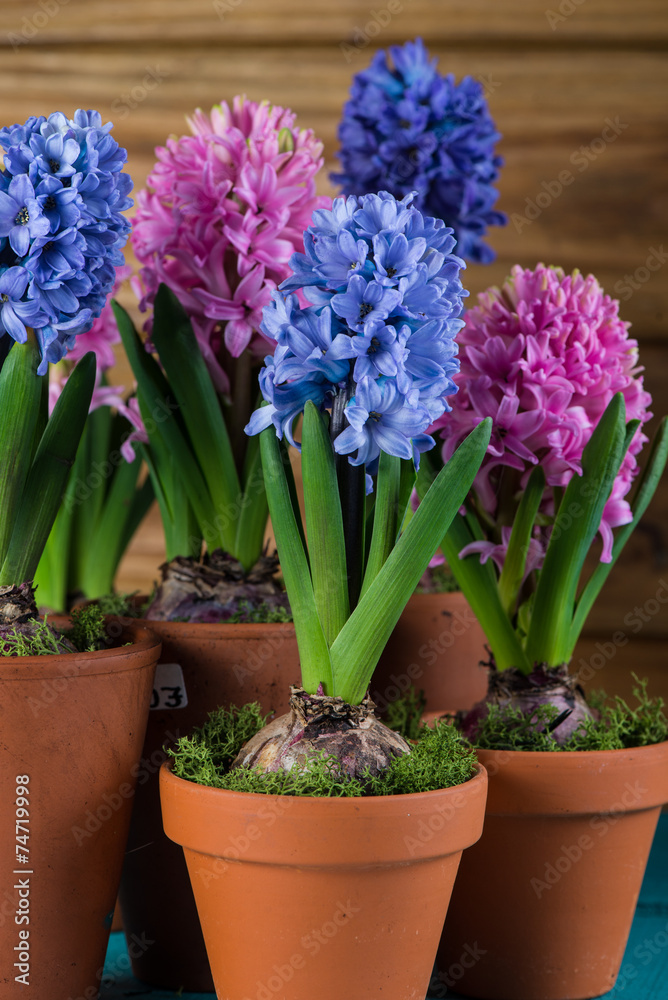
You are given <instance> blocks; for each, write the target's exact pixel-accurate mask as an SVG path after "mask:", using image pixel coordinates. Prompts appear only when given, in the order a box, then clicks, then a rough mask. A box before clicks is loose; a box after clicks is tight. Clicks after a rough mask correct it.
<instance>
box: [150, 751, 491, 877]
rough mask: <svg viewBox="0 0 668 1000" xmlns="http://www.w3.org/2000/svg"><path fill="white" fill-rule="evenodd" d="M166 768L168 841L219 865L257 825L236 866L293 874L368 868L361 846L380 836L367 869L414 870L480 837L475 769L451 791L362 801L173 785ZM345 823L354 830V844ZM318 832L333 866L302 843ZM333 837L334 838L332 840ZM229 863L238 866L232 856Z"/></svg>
mask: <svg viewBox="0 0 668 1000" xmlns="http://www.w3.org/2000/svg"><path fill="white" fill-rule="evenodd" d="M172 766H173V762H172V761H165V762H164V763H163V764H162V766H161V768H160V794H161V801H162V811H163V822H164V827H165V832H166V834H167V836H168V837H170V839H172V840H174V841H175V842H176V843H179V844H181V845H182V846H183V847H184V849H190V850H193V851H196V852H197V853H200V854H206V855H210V856H213V857H221V858H223V859H224V860H228V859H230V855H229V852H230V851H231V850H232V849H233V844H234V842H235V838H238V837H239V836H240V835H242V836H243V835H245V831H247V830H248V829H249V828H250V827H252V826H253V825H257V824H258V823H259V824H260V826H261V827H263V829H264V828H267V829H269V828H270V829H271V830H272V834H271V835H270V836H269V837H263V836H260V837H259V838H258V839H257V840H255V841H254V842H253V843H252V845H251V844H250V841H249V850H248V852H247V856H246V857H243V858H242V859H241V860H248V861H256V862H261V863H269V864H286V865H289V866H294V865H296V866H299V867H313V866H319V865H321V864H323V863H325V864H327V863H331V864H352V865H360V864H369V863H370V858H369V856H368V846H367V844H368V843H369V842H370V840H371V839H373V838H374V837H375V838H378V837H379V835H380V837H381V846H380V848H378V845H377V844H376V845H375V848H374V850H375V853H374V855H373V859H372V861H371V863H373V864H396V863H402V864H405V863H407V862H408V863H412V862H419V861H424V860H426V859H428V858H436V857H442V856H444V855H448V854H452V853H455V852H456V851H461V850H463V849H464V848H465V847H468V846H470V845H471V844H473V843H475V841H476V840H478V839H479V837H480V835H481V833H482V824H483V819H484V805H485V799H486V794H487V772H486V771H485V768H484V767H483V766H482V765H481V764H478V765H477V767H476V773H475V774H474V775H473V776H472V777H471V778H470V779H469V780H468V781H465V782H463V783H462V784H460V785H453V786H452V787H450V788H441V789H436V790H434V791H430V792H415V793H410V794H407V795H374V796H369V797H364V798H338V797H328V796H317V797H316V796H295V795H262V794H260V793H257V792H235V791H230V790H228V789H221V788H212V787H211V786H208V785H199V784H197V783H195V782H193V781H187V780H186V779H184V778H178V777H177V776H176V775H175V774H174V773H173V770H172ZM269 814H271V815H273V817H274V818H273V819H272V820H271V822H269V820H268V819H266V818H264V819H263V817H267V816H268V815H269ZM434 817H439V819H438V820H436V821H435V820H434ZM277 819H280V829H281V833H282V836H281V840H282V843H279V842H278V841H279V838H278V834H277V828H278V826H279V824H278V823H277V824H276V826H274V822H275V821H276V820H277ZM430 822H431V824H432V825H430ZM350 823H355V827H356V832H355V836H354V837H351V836H350V828H349V824H350ZM263 824H264V826H263ZM323 824H326V826H327V830H328V836H329V838H330V840H331V839H332V836H334V840H335V841H336V843H337V851H338V852H339V854H340V857H338V858H336V859H331V858H323V857H322V856H321V851H322V848H321V847H320V843H319V839H317V838H315V839H314V838H313V837H309V836H308V833H309V828H310V829H311V830H312V829H313V827H314V826H318V825H319V826H322V825H323ZM339 829H340V836H336V835H335V834H333V831H337V830H339ZM251 839H253V838H251ZM409 841H410V843H409ZM286 845H287V846H286ZM226 849H227V850H228V854H225V853H224V851H225V850H226ZM365 852H366V853H365ZM231 860H238V858H234V856H233V855H232V856H231Z"/></svg>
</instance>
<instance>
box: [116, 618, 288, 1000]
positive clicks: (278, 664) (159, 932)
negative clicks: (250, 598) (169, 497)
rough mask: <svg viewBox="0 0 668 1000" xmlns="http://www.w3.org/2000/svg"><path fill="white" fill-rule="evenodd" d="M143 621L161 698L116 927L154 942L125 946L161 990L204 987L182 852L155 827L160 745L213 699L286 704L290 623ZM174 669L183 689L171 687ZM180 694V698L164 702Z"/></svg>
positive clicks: (209, 985) (152, 718)
mask: <svg viewBox="0 0 668 1000" xmlns="http://www.w3.org/2000/svg"><path fill="white" fill-rule="evenodd" d="M147 624H149V625H150V627H151V628H152V629H154V630H155V632H156V633H157V634H158V635H159V636H160V638H161V639H162V644H163V645H162V656H161V659H160V664H159V666H158V670H157V672H156V687H155V692H154V704H155V702H156V701H157V699H158V697H160V699H161V702H160V704H161V706H162V707H159V708H155V709H154V710H153V711H151V712H150V713H149V723H148V728H147V731H146V741H145V743H144V750H143V757H142V764H143V768H142V771H141V773H140V776H139V785H138V788H137V795H136V799H135V804H134V809H133V813H132V823H131V826H130V836H129V840H128V853H127V855H126V857H125V862H124V865H123V875H122V879H121V889H120V903H121V910H122V913H123V927H124V930H125V934H126V937H127V939H128V944H129V945H131V944H132V942H133V941H135V940H136V938H137V937H141V935H142V934H145V935H146V937H147V938H148V939H149V940H152V941H154V942H155V944H153V945H152V946H151V948H148V949H144V950H141V949H138V948H133V947H130V955H131V957H132V971H133V972H134V975H135V976H136V977H137V978H138V979H140V980H142V981H143V982H145V983H149V984H151V985H152V986H159V987H163V988H166V989H172V990H178V989H180V988H181V987H182V988H183V989H184V990H186V991H191V990H195V991H198V990H201V991H205V992H210V991H212V990H213V980H212V978H211V971H210V968H209V962H208V959H207V956H206V949H205V947H204V941H203V938H202V932H201V930H200V926H199V919H198V917H197V908H196V906H195V901H194V899H193V894H192V889H191V887H190V880H189V878H188V872H187V870H186V865H185V861H184V859H183V852H182V851H181V850H180V848H178V847H177V846H176V845H175V844H173V843H172V841H171V840H168V838H167V837H166V836H165V834H164V832H163V828H162V815H161V812H160V791H159V781H158V771H159V768H160V765H161V763H162V762H163V761H164V760H166V759H167V754H166V753H165V751H164V750H163V745H173V744H174V743H175V742H176V739H177V738H178V737H179V736H185V735H186V734H187V733H188V732H190V730H191V729H192V728H193V727H194V726H196V725H200V724H201V723H202V722H204V720H205V718H206V716H207V714H208V713H209V712H210V711H212V710H213V709H214V708H217V707H218V706H219V705H244V704H245V703H246V702H249V701H258V702H259V703H260V704H261V706H262V709H263V711H265V712H272V711H273V712H275V713H277V714H282V713H283V712H287V711H288V708H289V704H288V699H289V694H290V684H293V683H295V682H296V681H298V679H299V677H298V675H299V666H298V664H299V658H298V652H297V642H296V639H295V630H294V625H292V624H289V623H288V624H282V623H281V624H275V625H273V624H266V625H249V624H248V625H247V624H238V625H224V624H223V625H209V624H203V623H193V624H190V623H189V622H162V621H150V622H147ZM170 664H171V666H170ZM174 665H177V666H176V667H175V666H174ZM178 668H180V670H181V672H182V688H181V690H180V691H179V692H176V693H175V692H174V690H173V689H174V687H175V685H176V686H178V683H179V674H178ZM163 687H164V688H165V689H166V690H164V691H162V690H160V689H161V688H163ZM179 697H180V699H181V703H180V704H179V706H178V707H174V708H170V707H169V706H170V704H174V703H175V702H177V701H179ZM186 701H187V704H184V703H185V702H186Z"/></svg>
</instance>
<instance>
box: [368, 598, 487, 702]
mask: <svg viewBox="0 0 668 1000" xmlns="http://www.w3.org/2000/svg"><path fill="white" fill-rule="evenodd" d="M488 659H489V654H488V652H487V650H486V648H485V633H484V632H483V630H482V628H481V626H480V624H479V622H478V620H477V618H476V617H475V615H474V614H473V612H472V610H471V606H470V605H469V603H468V601H467V600H466V598H465V597H464V595H463V594H462V593H461V592H459V591H455V592H454V593H450V594H413V596H412V597H411V599H410V600H409V602H408V604H407V605H406V607H405V608H404V611H403V612H402V615H401V618H400V619H399V621H398V622H397V625H396V627H395V629H394V632H393V633H392V635H391V636H390V638H389V640H388V643H387V645H386V647H385V649H384V651H383V653H382V655H381V657H380V661H379V663H378V666H377V667H376V670H375V672H374V675H373V680H372V682H371V697H372V699H373V701H374V702H375V703H376V705H377V706H378V710H379V712H383V711H385V708H386V707H387V705H388V704H389V703H390V702H392V701H396V699H397V698H398V697H399V696H400V695H401V694H404V693H405V692H406V691H407V690H408V688H409V687H410V686H411V685H413V686H414V687H415V688H417V689H418V690H419V689H420V688H421V689H422V690H423V691H424V693H425V696H426V699H427V704H426V707H425V711H426V712H428V713H430V716H435V715H442V714H443V713H444V712H454V711H458V710H460V709H468V708H472V707H473V706H474V705H475V703H476V702H477V701H480V700H481V699H482V698H484V697H485V695H486V694H487V668H486V667H484V666H482V661H485V660H488Z"/></svg>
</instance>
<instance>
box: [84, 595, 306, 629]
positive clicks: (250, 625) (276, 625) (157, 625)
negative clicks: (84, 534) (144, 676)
mask: <svg viewBox="0 0 668 1000" xmlns="http://www.w3.org/2000/svg"><path fill="white" fill-rule="evenodd" d="M148 597H149V595H148V594H138V595H137V597H136V600H137V602H138V603H144V604H145V603H146V601H147V600H148ZM86 603H90V602H86ZM110 617H112V618H116V619H117V620H118V621H121V622H123V623H126V622H138V623H139V624H141V625H144V626H145V627H146V628H149V629H153V630H154V631H155V632H156V634H157V635H159V636H160V637H161V638H162V637H163V636H164V637H165V638H168V639H171V638H174V639H194V638H197V639H205V640H207V639H234V638H236V639H258V638H262V637H263V636H267V635H274V634H278V635H284V634H285V633H286V632H294V629H295V624H294V622H170V621H163V620H162V619H160V618H126V617H124V616H122V615H112V616H110ZM228 633H229V634H228Z"/></svg>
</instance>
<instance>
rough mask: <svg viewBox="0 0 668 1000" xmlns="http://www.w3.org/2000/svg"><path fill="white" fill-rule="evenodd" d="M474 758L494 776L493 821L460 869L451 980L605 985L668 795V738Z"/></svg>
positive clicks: (474, 989) (510, 998) (512, 995)
mask: <svg viewBox="0 0 668 1000" xmlns="http://www.w3.org/2000/svg"><path fill="white" fill-rule="evenodd" d="M478 757H479V760H480V761H481V762H482V763H483V764H484V765H485V767H486V768H487V769H488V771H489V776H490V780H489V797H488V804H487V813H486V817H485V828H484V832H483V835H482V837H481V839H480V841H479V842H478V843H477V844H476V845H475V846H474V847H473V848H471V850H470V851H467V852H466V853H465V855H464V857H463V860H462V865H461V868H460V872H459V875H458V877H457V883H456V885H455V889H454V892H453V896H452V902H451V905H450V910H449V911H448V917H447V920H446V923H445V928H444V931H443V937H442V941H441V946H440V948H439V954H438V963H437V964H438V969H439V973H440V975H441V981H442V982H443V983H444V984H445V985H447V983H448V980H450V981H451V980H452V976H451V975H450V971H451V970H452V969H453V967H455V966H457V970H458V978H457V982H456V984H455V983H452V982H451V987H452V988H453V989H455V990H456V991H457V992H458V993H461V994H463V995H464V996H471V997H477V998H481V1000H589V998H591V997H597V996H600V995H601V994H604V993H607V992H608V991H609V990H610V989H612V987H613V986H614V983H615V979H616V977H617V974H618V972H619V968H620V965H621V962H622V958H623V955H624V949H625V946H626V942H627V938H628V934H629V931H630V928H631V923H632V920H633V914H634V911H635V907H636V902H637V899H638V894H639V892H640V885H641V882H642V878H643V874H644V871H645V866H646V864H647V858H648V855H649V851H650V847H651V844H652V838H653V836H654V831H655V829H656V824H657V821H658V818H659V814H660V811H661V805H662V803H664V802H666V801H668V743H661V744H657V745H655V746H650V747H641V748H638V749H634V750H600V751H590V752H583V751H576V752H567V751H566V752H555V753H530V752H519V751H511V752H508V751H494V750H480V751H478ZM473 945H475V947H476V956H475V961H473V960H472V959H471V958H470V967H469V968H467V967H464V965H463V963H462V961H461V958H462V955H465V954H467V952H466V949H467V948H469V949H470V947H471V946H473ZM460 972H461V975H459V973H460Z"/></svg>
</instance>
